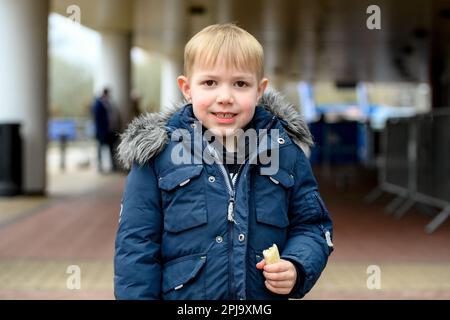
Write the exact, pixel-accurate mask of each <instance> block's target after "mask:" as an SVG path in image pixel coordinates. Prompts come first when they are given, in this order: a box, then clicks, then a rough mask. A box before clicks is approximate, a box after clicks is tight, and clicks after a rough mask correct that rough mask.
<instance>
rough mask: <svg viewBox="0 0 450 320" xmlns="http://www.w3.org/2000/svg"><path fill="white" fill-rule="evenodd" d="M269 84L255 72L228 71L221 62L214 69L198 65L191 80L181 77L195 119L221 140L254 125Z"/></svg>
mask: <svg viewBox="0 0 450 320" xmlns="http://www.w3.org/2000/svg"><path fill="white" fill-rule="evenodd" d="M267 82H268V81H267V79H262V80H261V81H258V79H257V75H256V73H254V72H251V71H242V70H237V69H235V68H232V69H229V68H226V67H225V65H224V63H223V61H221V60H220V59H218V60H217V63H216V65H215V66H214V67H212V68H211V67H209V68H207V67H204V66H202V65H200V64H198V63H197V64H195V65H194V66H193V68H192V72H191V75H190V76H189V78H188V77H185V76H180V77H178V85H179V87H180V90H181V91H182V93H183V95H184V97H185V98H186V99H187V100H188V101H191V102H192V106H193V110H194V115H195V117H196V118H197V119H198V120H199V121H201V122H202V124H203V126H204V127H206V128H207V129H209V130H211V131H212V133H213V134H214V135H216V136H220V137H226V136H231V135H233V134H234V132H235V131H236V130H237V129H243V128H244V127H245V126H246V125H247V124H248V123H249V122H250V120H251V119H252V117H253V114H254V113H255V107H256V104H257V102H258V100H259V98H260V97H261V95H262V94H263V92H264V90H265V89H266V87H267Z"/></svg>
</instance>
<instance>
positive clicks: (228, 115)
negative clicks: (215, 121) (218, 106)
mask: <svg viewBox="0 0 450 320" xmlns="http://www.w3.org/2000/svg"><path fill="white" fill-rule="evenodd" d="M212 114H213V115H215V116H216V117H217V118H219V119H231V118H233V117H235V116H236V113H231V112H213V113H212Z"/></svg>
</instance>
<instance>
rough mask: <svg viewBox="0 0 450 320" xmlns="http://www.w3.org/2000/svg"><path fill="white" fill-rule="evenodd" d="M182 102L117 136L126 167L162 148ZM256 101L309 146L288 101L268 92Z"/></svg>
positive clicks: (146, 116) (143, 118) (146, 117)
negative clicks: (119, 137)
mask: <svg viewBox="0 0 450 320" xmlns="http://www.w3.org/2000/svg"><path fill="white" fill-rule="evenodd" d="M185 104H186V101H183V102H182V103H180V104H178V105H176V106H172V107H171V108H169V109H168V110H166V111H163V112H158V113H146V114H144V115H141V116H139V117H138V118H135V119H134V120H133V121H132V122H131V123H130V125H129V126H128V128H127V129H126V130H125V132H124V133H123V134H122V135H121V142H120V145H119V147H118V159H119V161H120V162H121V163H122V164H123V166H124V167H125V168H126V169H129V168H130V167H131V165H132V164H133V163H134V162H135V163H137V164H139V165H143V164H145V163H146V162H147V161H149V160H150V159H151V158H153V157H154V156H156V155H157V154H158V153H160V152H161V151H162V150H163V149H164V147H165V146H166V144H167V143H168V142H169V137H168V135H167V129H166V124H167V122H168V120H169V119H170V117H171V116H172V115H174V114H175V113H176V112H177V111H178V110H180V109H181V108H182V107H183V106H184V105H185ZM259 104H260V105H263V106H264V108H265V109H266V110H267V111H269V112H270V113H272V114H273V115H275V116H277V117H278V118H280V119H282V120H284V121H286V123H287V125H286V127H285V129H286V132H287V133H288V135H289V137H290V138H291V139H292V141H293V142H294V143H295V144H297V145H298V146H300V147H301V148H302V149H303V150H304V151H306V150H307V149H308V147H309V146H312V145H313V139H312V136H311V133H310V132H309V129H308V126H307V125H306V123H305V121H304V120H303V118H302V116H301V115H300V114H299V112H298V111H297V110H295V108H294V106H293V105H292V104H290V103H288V102H286V100H285V99H284V98H283V97H282V96H281V94H280V93H278V92H275V91H272V90H271V91H268V92H267V93H265V94H264V95H263V96H262V98H261V100H260V101H259Z"/></svg>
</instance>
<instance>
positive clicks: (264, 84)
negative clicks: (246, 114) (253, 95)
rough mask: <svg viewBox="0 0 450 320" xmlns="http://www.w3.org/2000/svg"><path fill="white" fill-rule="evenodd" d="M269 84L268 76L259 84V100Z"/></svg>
mask: <svg viewBox="0 0 450 320" xmlns="http://www.w3.org/2000/svg"><path fill="white" fill-rule="evenodd" d="M268 84H269V80H268V79H267V78H263V79H262V80H261V81H260V83H259V85H258V100H259V99H261V97H262V95H263V93H264V91H266V88H267V85H268Z"/></svg>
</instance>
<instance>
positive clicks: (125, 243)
mask: <svg viewBox="0 0 450 320" xmlns="http://www.w3.org/2000/svg"><path fill="white" fill-rule="evenodd" d="M161 229H162V213H161V205H160V191H159V189H158V184H157V179H156V176H155V173H154V167H153V162H149V163H147V164H146V165H143V166H138V165H133V167H132V169H131V171H130V173H129V175H128V178H127V183H126V187H125V191H124V195H123V198H122V207H121V213H120V218H119V228H118V231H117V236H116V243H115V256H114V295H115V297H116V299H160V291H161V259H160V246H161V233H162V230H161Z"/></svg>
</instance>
